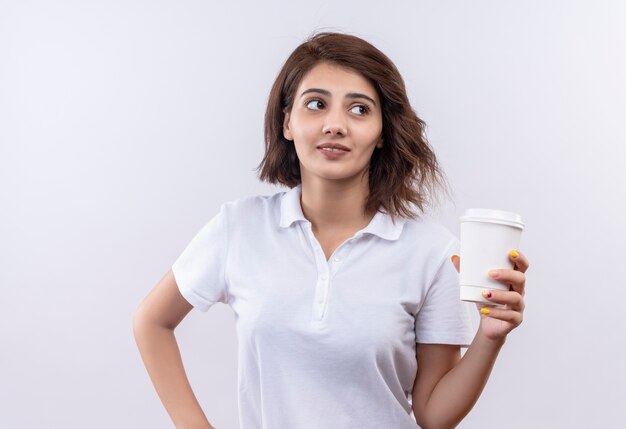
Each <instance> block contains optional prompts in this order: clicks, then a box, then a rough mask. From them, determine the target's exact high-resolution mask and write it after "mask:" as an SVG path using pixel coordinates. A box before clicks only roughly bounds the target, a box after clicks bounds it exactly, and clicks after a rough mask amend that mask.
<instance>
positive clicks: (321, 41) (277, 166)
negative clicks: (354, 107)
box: [256, 32, 447, 220]
mask: <svg viewBox="0 0 626 429" xmlns="http://www.w3.org/2000/svg"><path fill="white" fill-rule="evenodd" d="M321 62H327V63H331V64H333V65H336V66H339V67H344V68H347V69H351V70H354V71H356V72H357V73H359V74H361V75H362V76H363V77H365V78H366V79H367V80H368V81H369V82H370V83H371V84H372V86H373V87H374V88H375V89H376V91H377V93H378V96H379V98H380V100H381V108H382V121H383V131H382V135H383V140H384V145H383V147H382V148H377V149H376V150H375V151H374V152H373V153H372V158H371V160H370V166H369V192H370V193H369V195H368V197H367V201H366V204H365V207H364V209H365V212H366V213H374V212H375V211H378V210H380V208H381V207H383V208H384V209H385V211H386V212H387V213H389V215H391V217H392V219H394V220H395V217H396V216H401V217H414V216H415V215H416V213H415V212H414V211H412V210H411V209H410V208H409V207H408V205H409V204H413V205H416V206H417V207H418V208H419V210H420V211H421V212H422V213H424V212H425V206H426V205H429V204H431V203H432V199H433V198H436V191H437V188H438V185H439V186H441V188H443V190H444V191H445V190H447V185H446V179H445V175H444V173H443V171H442V169H441V168H440V166H439V163H438V161H437V158H436V157H435V154H434V152H433V150H432V149H431V147H430V145H429V144H428V141H427V139H426V135H425V126H426V124H425V123H424V122H423V121H422V120H421V119H420V118H418V117H417V115H416V113H415V112H414V111H413V109H412V108H411V105H410V103H409V99H408V96H407V94H406V89H405V86H404V81H403V79H402V76H400V73H399V72H398V70H397V68H396V66H395V65H394V63H393V62H392V61H391V60H390V59H389V58H388V57H387V56H386V55H385V54H383V53H382V52H381V51H380V50H378V49H377V48H376V47H374V46H373V45H372V44H370V43H369V42H366V41H365V40H363V39H361V38H359V37H357V36H353V35H349V34H342V33H335V32H321V33H318V34H314V35H312V36H310V37H309V38H308V39H307V40H306V41H305V42H304V43H302V44H301V45H300V46H298V47H297V48H296V49H295V50H294V51H293V52H292V54H291V55H290V56H289V58H287V60H286V61H285V64H284V65H283V67H282V69H281V70H280V72H279V74H278V76H277V78H276V80H275V82H274V85H273V86H272V89H271V91H270V95H269V100H268V103H267V109H266V112H265V156H264V157H263V160H262V161H261V163H260V164H259V166H258V167H257V168H256V170H259V169H260V173H259V175H258V177H259V179H260V180H261V181H265V182H268V183H272V184H277V183H281V184H283V185H286V186H288V187H290V188H293V187H294V186H297V185H298V184H300V183H301V181H302V179H301V176H300V163H299V160H298V156H297V154H296V150H295V147H294V145H293V144H291V142H290V141H289V140H287V139H285V137H284V135H283V122H284V118H285V113H286V112H290V111H291V109H292V107H293V100H294V96H295V92H296V90H297V89H298V86H299V85H300V81H301V80H302V78H303V77H304V76H305V74H306V73H308V72H309V70H311V69H312V68H313V67H314V66H315V65H317V64H318V63H321ZM366 172H367V171H366Z"/></svg>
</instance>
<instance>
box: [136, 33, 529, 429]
mask: <svg viewBox="0 0 626 429" xmlns="http://www.w3.org/2000/svg"><path fill="white" fill-rule="evenodd" d="M265 144H266V146H265V148H266V151H265V157H264V158H263V160H262V162H261V164H260V166H259V168H260V175H259V177H260V179H261V180H264V181H267V182H269V183H280V184H283V185H286V186H288V187H289V188H290V190H289V191H286V192H279V193H276V194H274V195H270V196H252V197H245V198H241V199H238V200H234V201H229V202H226V203H224V204H222V206H221V208H220V211H219V213H218V214H216V215H215V216H214V217H213V218H212V219H211V220H210V221H209V222H208V223H207V224H206V225H205V226H204V227H203V228H202V229H201V230H200V232H198V234H197V235H196V236H195V237H194V238H193V240H192V241H191V242H190V243H189V245H188V246H187V247H186V248H185V250H184V251H183V253H182V254H181V255H180V256H179V258H178V259H177V260H176V261H175V263H174V264H173V266H172V269H171V270H170V271H169V272H168V273H167V274H166V275H165V276H164V278H163V279H162V280H161V281H160V282H159V283H158V284H157V286H156V287H155V289H154V290H153V291H152V292H151V293H150V294H149V295H148V297H147V298H146V299H145V300H144V302H143V303H142V304H141V305H140V307H139V308H138V310H137V312H136V314H135V317H134V332H135V338H136V341H137V344H138V347H139V350H140V352H141V356H142V358H143V361H144V363H145V366H146V368H147V371H148V373H149V375H150V377H151V379H152V381H153V383H154V386H155V388H156V390H157V392H158V394H159V397H160V398H161V400H162V402H163V404H164V406H165V408H166V409H167V411H168V413H169V414H170V416H171V418H172V420H173V421H174V423H175V425H176V427H178V428H211V427H212V426H211V425H210V424H209V422H208V420H207V418H206V417H205V415H204V413H203V411H202V410H201V408H200V406H199V404H198V402H197V400H196V398H195V396H194V394H193V392H192V390H191V388H190V385H189V382H188V379H187V377H186V374H185V372H184V369H183V365H182V361H181V357H180V352H179V349H178V347H177V345H176V340H175V337H174V333H173V331H174V329H175V328H176V326H177V325H178V324H179V323H180V322H181V320H182V319H183V318H184V317H185V315H187V313H188V312H189V311H190V310H191V309H192V308H193V307H196V308H197V309H199V310H201V311H207V310H208V309H209V308H210V307H211V306H212V305H213V304H215V303H216V302H222V303H225V304H228V305H229V306H231V308H232V309H233V311H234V312H235V316H236V329H237V335H238V345H239V347H238V350H239V356H238V358H239V372H238V386H239V420H240V423H241V428H242V429H261V428H263V429H328V428H333V429H352V428H360V429H365V428H377V429H380V428H394V429H405V428H406V429H409V428H416V427H417V424H419V426H421V427H422V428H425V429H428V428H452V427H455V426H456V425H457V424H458V423H459V422H460V421H461V420H462V419H463V418H464V416H465V415H466V414H467V413H468V412H469V411H470V410H471V408H472V407H473V405H474V404H475V403H476V401H477V399H478V397H479V395H480V393H481V391H482V390H483V387H484V386H485V384H486V382H487V379H488V377H489V374H490V372H491V369H492V367H493V364H494V362H495V359H496V357H497V355H498V353H499V350H500V349H501V347H502V346H503V344H504V342H505V339H506V336H507V334H508V333H509V332H510V331H511V330H512V329H514V328H515V327H517V326H518V325H519V324H520V323H521V321H522V315H523V311H524V298H523V296H524V287H525V275H524V272H525V271H526V269H527V268H528V260H527V259H526V258H525V256H524V255H523V254H522V253H521V252H519V251H516V250H512V252H511V254H510V258H511V260H512V262H513V263H514V269H498V270H495V271H496V273H497V274H498V277H497V278H498V280H499V281H501V282H503V283H505V284H507V285H510V290H509V291H492V292H491V293H490V294H489V295H488V296H487V297H488V299H490V300H491V301H492V302H493V303H494V304H495V303H499V304H505V307H503V308H497V309H496V308H494V307H493V306H487V307H485V306H478V308H479V309H480V310H481V316H480V317H481V319H480V326H479V328H478V331H477V332H474V330H473V329H472V327H471V321H470V314H469V313H468V310H467V305H469V304H467V303H463V302H461V301H460V300H459V289H458V287H459V286H458V273H457V271H458V267H459V258H458V256H456V255H455V253H456V252H458V245H459V242H458V239H457V238H456V237H455V236H454V235H453V234H451V233H450V232H449V231H448V230H447V229H445V228H444V227H443V226H440V225H438V224H436V223H434V222H432V221H428V220H426V219H424V218H423V217H421V216H419V215H418V214H416V213H415V212H414V211H413V210H412V209H411V206H414V207H417V208H418V209H419V210H420V211H421V212H422V213H424V212H425V207H426V205H427V204H428V203H430V201H429V200H430V197H432V196H433V195H435V191H437V189H438V187H439V186H441V187H444V188H445V180H444V178H443V173H442V172H441V171H440V169H439V165H438V163H437V160H436V157H435V154H434V153H433V151H432V150H431V148H430V147H429V145H428V143H427V141H426V138H425V134H424V123H423V122H422V121H421V120H420V119H419V118H418V117H417V116H416V114H415V112H414V111H413V110H412V108H411V106H410V104H409V101H408V98H407V95H406V90H405V87H404V83H403V80H402V78H401V76H400V74H399V73H398V71H397V69H396V67H395V66H394V64H393V63H392V62H391V61H390V60H389V59H388V58H387V57H386V56H385V55H384V54H383V53H382V52H380V51H379V50H378V49H376V48H375V47H374V46H372V45H371V44H369V43H368V42H366V41H364V40H362V39H360V38H358V37H355V36H352V35H347V34H340V33H319V34H317V35H315V36H313V37H311V38H310V39H309V40H307V41H306V42H304V43H303V44H301V45H300V46H298V47H297V49H296V50H295V51H294V52H293V53H292V54H291V56H290V57H289V58H288V59H287V61H286V63H285V64H284V66H283V68H282V70H281V71H280V73H279V75H278V77H277V79H276V81H275V83H274V86H273V88H272V90H271V93H270V97H269V102H268V106H267V111H266V116H265ZM494 268H496V267H494ZM461 347H468V349H467V351H466V353H465V354H464V355H463V357H462V358H461V353H460V348H461ZM412 414H413V415H414V418H413V416H412ZM416 422H417V424H416Z"/></svg>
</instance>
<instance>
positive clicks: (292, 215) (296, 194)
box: [280, 183, 406, 240]
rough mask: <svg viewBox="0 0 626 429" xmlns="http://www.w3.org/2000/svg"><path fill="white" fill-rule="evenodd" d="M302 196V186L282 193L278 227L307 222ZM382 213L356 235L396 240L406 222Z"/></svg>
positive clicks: (400, 218) (299, 185)
mask: <svg viewBox="0 0 626 429" xmlns="http://www.w3.org/2000/svg"><path fill="white" fill-rule="evenodd" d="M301 196H302V184H301V183H300V184H298V185H297V186H295V187H293V188H291V189H290V190H289V191H286V192H285V193H283V195H282V197H281V200H280V226H281V227H283V228H288V227H290V226H291V225H292V224H293V223H294V222H297V221H304V222H309V220H308V219H307V218H305V217H304V214H303V213H302V206H301V205H300V197H301ZM382 210H383V211H382V212H380V211H379V212H376V214H375V215H374V217H373V218H372V220H371V222H370V223H369V225H367V226H366V227H365V228H363V229H362V230H361V231H359V232H358V233H357V234H356V235H362V234H366V233H369V234H374V235H377V236H379V237H381V238H384V239H387V240H397V239H398V238H399V237H400V233H402V228H403V226H404V224H405V222H406V219H405V218H403V217H397V218H396V222H395V223H393V221H392V219H391V216H389V214H387V213H386V212H385V211H384V209H382Z"/></svg>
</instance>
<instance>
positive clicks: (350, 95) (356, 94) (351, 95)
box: [300, 88, 376, 106]
mask: <svg viewBox="0 0 626 429" xmlns="http://www.w3.org/2000/svg"><path fill="white" fill-rule="evenodd" d="M309 92H319V93H320V94H322V95H325V96H327V97H330V96H331V94H330V91H327V90H325V89H321V88H310V89H307V90H306V91H303V92H302V94H300V97H302V96H303V95H304V94H308V93H309ZM346 98H365V99H366V100H369V101H371V102H372V104H373V105H374V106H376V102H375V101H374V100H373V99H372V97H370V96H368V95H365V94H361V93H359V92H350V93H348V94H346Z"/></svg>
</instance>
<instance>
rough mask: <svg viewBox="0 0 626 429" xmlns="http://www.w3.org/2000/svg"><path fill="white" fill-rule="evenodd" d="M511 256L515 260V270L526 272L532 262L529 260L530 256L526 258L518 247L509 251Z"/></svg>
mask: <svg viewBox="0 0 626 429" xmlns="http://www.w3.org/2000/svg"><path fill="white" fill-rule="evenodd" d="M509 258H510V259H511V260H512V261H513V264H514V269H515V270H517V271H521V272H522V273H525V272H526V270H527V269H528V266H529V264H530V263H529V262H528V258H526V256H524V254H523V253H522V252H520V251H519V250H517V249H511V251H510V252H509Z"/></svg>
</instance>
